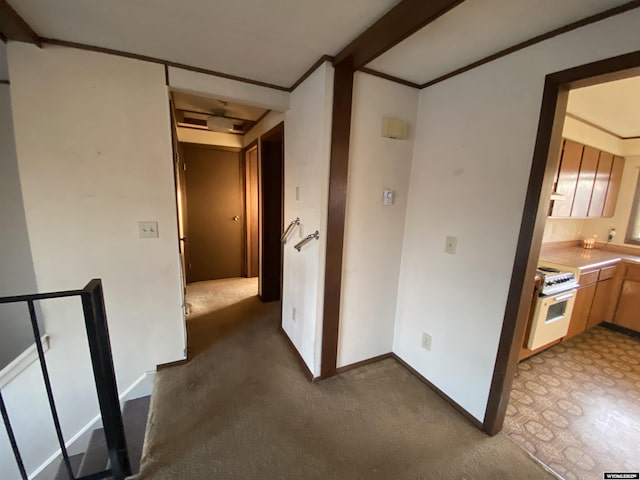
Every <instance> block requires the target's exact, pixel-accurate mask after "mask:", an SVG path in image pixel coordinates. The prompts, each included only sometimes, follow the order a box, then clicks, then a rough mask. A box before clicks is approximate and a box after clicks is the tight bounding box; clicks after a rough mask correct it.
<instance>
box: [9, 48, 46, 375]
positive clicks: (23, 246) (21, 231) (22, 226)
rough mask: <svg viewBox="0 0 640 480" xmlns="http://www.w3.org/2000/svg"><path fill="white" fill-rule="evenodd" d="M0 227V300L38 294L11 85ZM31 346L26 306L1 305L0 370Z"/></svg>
mask: <svg viewBox="0 0 640 480" xmlns="http://www.w3.org/2000/svg"><path fill="white" fill-rule="evenodd" d="M1 60H2V59H1V58H0V62H1ZM5 69H6V67H5ZM0 225H2V229H0V245H2V248H0V265H2V268H0V297H4V296H10V295H21V294H28V293H35V292H36V291H37V290H38V287H37V285H36V276H35V273H34V271H33V262H32V261H31V249H30V247H29V234H28V232H27V224H26V220H25V216H24V208H23V205H22V192H21V190H20V178H19V175H18V161H17V159H16V150H15V142H14V136H13V120H12V118H11V99H10V94H9V86H8V85H0ZM32 343H33V331H32V329H31V323H30V321H29V313H28V311H27V307H26V305H24V304H22V305H20V304H5V305H0V370H2V369H3V368H4V367H5V366H6V365H8V364H9V363H10V362H11V361H12V360H14V359H15V358H16V357H17V356H18V355H20V354H21V353H22V352H23V351H24V350H26V349H27V347H29V345H31V344H32Z"/></svg>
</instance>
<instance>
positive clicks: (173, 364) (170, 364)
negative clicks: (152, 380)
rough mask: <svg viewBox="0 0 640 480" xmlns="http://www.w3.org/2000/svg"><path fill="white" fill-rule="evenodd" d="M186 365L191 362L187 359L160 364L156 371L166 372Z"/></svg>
mask: <svg viewBox="0 0 640 480" xmlns="http://www.w3.org/2000/svg"><path fill="white" fill-rule="evenodd" d="M186 363H189V360H188V359H187V358H185V359H183V360H176V361H175V362H168V363H160V364H158V365H156V371H158V372H159V371H160V370H166V369H167V368H173V367H179V366H180V365H184V364H186Z"/></svg>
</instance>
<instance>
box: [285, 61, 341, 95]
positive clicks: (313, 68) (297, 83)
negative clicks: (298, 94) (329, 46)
mask: <svg viewBox="0 0 640 480" xmlns="http://www.w3.org/2000/svg"><path fill="white" fill-rule="evenodd" d="M324 62H333V57H332V56H331V55H323V56H321V57H320V58H319V59H318V61H317V62H316V63H314V64H313V65H311V67H309V69H308V70H307V71H306V72H304V73H303V74H302V76H301V77H300V78H299V79H298V80H296V81H295V82H294V83H293V85H291V86H290V87H289V91H290V92H293V91H294V90H295V89H296V88H298V87H299V86H300V84H301V83H302V82H304V81H305V80H306V79H307V78H309V77H310V76H311V74H312V73H313V72H315V71H316V70H317V69H318V68H319V67H320V65H322V64H323V63H324Z"/></svg>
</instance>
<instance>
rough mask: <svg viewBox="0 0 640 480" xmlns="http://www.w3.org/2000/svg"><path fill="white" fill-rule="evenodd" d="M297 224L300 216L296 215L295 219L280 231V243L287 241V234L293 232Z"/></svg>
mask: <svg viewBox="0 0 640 480" xmlns="http://www.w3.org/2000/svg"><path fill="white" fill-rule="evenodd" d="M298 225H300V217H296V219H295V220H293V221H292V222H291V223H290V224H289V226H288V227H287V229H286V230H285V231H284V232H283V233H282V236H281V237H280V241H281V242H282V243H287V240H289V236H290V235H291V234H292V233H293V230H294V228H295V227H297V226H298Z"/></svg>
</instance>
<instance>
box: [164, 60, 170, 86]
mask: <svg viewBox="0 0 640 480" xmlns="http://www.w3.org/2000/svg"><path fill="white" fill-rule="evenodd" d="M164 84H165V85H166V86H167V87H168V86H169V67H168V66H167V65H165V66H164Z"/></svg>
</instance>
